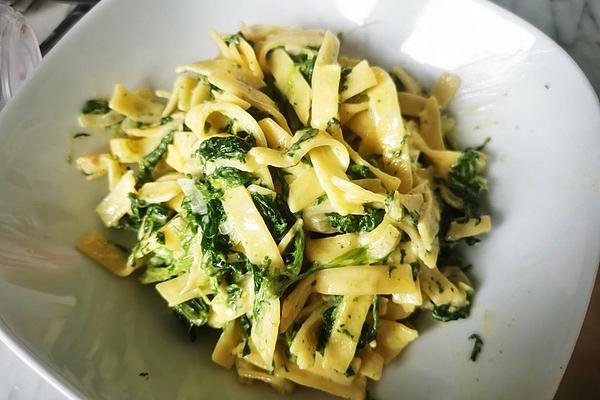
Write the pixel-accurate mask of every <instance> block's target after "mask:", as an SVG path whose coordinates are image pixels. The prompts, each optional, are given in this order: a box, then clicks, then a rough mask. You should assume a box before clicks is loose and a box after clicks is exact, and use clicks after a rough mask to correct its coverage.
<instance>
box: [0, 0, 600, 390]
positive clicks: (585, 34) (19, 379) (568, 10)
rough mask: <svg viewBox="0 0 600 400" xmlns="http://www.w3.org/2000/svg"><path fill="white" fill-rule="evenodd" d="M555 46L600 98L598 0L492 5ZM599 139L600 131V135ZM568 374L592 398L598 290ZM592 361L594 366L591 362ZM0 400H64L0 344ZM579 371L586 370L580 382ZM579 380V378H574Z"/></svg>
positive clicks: (51, 6)
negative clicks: (516, 17)
mask: <svg viewBox="0 0 600 400" xmlns="http://www.w3.org/2000/svg"><path fill="white" fill-rule="evenodd" d="M494 2H496V3H498V4H500V5H502V6H503V7H505V8H508V9H509V10H511V11H513V12H515V13H516V14H518V15H520V16H521V17H523V18H524V19H526V20H528V21H529V22H531V23H532V24H533V25H535V26H537V27H538V28H539V29H541V30H542V31H544V32H545V33H546V34H547V35H549V36H550V37H552V38H553V39H555V40H556V41H557V42H559V43H560V44H561V45H562V46H563V47H564V48H565V49H566V50H567V52H569V54H570V55H571V56H572V57H573V58H574V59H575V61H576V62H577V63H578V64H579V65H580V67H581V68H582V69H583V70H584V72H585V73H586V75H587V77H588V79H590V81H591V82H592V84H593V86H594V88H595V89H596V93H600V0H494ZM72 8H73V6H72V5H68V4H64V3H56V2H52V1H47V2H45V3H42V4H41V5H40V6H39V7H35V8H34V9H33V10H32V11H31V12H30V13H28V15H26V17H27V19H28V21H29V23H30V25H31V26H32V28H33V30H34V32H35V33H36V35H37V37H38V38H39V41H40V42H41V41H43V39H44V38H45V37H47V36H48V35H49V34H50V32H52V29H53V28H54V27H55V26H56V25H58V23H59V22H60V21H61V20H62V18H64V16H66V15H67V14H68V12H69V11H70V10H71V9H72ZM599 134H600V132H599ZM596 289H597V290H596V291H595V293H596V294H595V296H594V300H593V301H592V306H591V308H590V311H588V317H587V319H586V323H585V325H584V329H583V331H582V335H581V337H580V340H579V342H578V345H577V348H576V350H575V353H574V356H573V359H572V360H571V364H570V365H569V368H568V369H567V373H566V375H565V379H564V381H563V385H562V386H561V388H560V389H559V391H558V395H557V399H560V400H567V399H579V398H581V399H584V398H586V399H587V398H593V396H594V393H595V394H596V395H597V394H598V393H600V367H599V365H600V358H598V357H600V337H599V334H600V326H599V325H600V318H598V317H596V315H597V314H598V313H597V312H596V311H600V293H598V291H599V290H598V289H600V288H599V287H598V285H597V288H596ZM594 361H596V362H594ZM0 371H2V372H1V373H0V400H4V399H6V400H30V399H43V400H65V398H66V397H65V396H64V395H62V394H61V393H60V392H59V391H58V390H57V389H55V388H54V387H52V386H51V385H50V384H48V383H47V382H46V381H45V380H44V379H42V378H41V377H39V376H38V375H37V373H36V372H35V371H33V370H32V369H31V368H29V366H27V365H26V364H25V363H24V362H23V361H21V360H20V359H19V358H18V357H17V356H16V355H15V354H14V353H13V352H12V351H11V350H10V349H9V348H8V347H7V346H6V345H4V344H3V343H1V342H0ZM582 371H585V372H584V373H585V374H586V375H585V377H583V376H582V375H581V374H582ZM578 376H581V378H578Z"/></svg>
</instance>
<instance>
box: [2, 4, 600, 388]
mask: <svg viewBox="0 0 600 400" xmlns="http://www.w3.org/2000/svg"><path fill="white" fill-rule="evenodd" d="M239 21H245V22H247V23H266V24H279V25H290V24H297V25H302V26H310V27H323V28H328V29H331V30H333V31H342V32H344V42H345V45H344V47H345V52H349V53H351V54H357V55H361V56H365V57H368V58H369V59H370V60H372V61H374V62H376V63H380V64H381V65H383V66H385V67H390V66H393V65H395V64H402V65H404V66H406V67H407V68H408V69H409V70H410V71H412V72H414V73H415V75H417V77H418V78H420V79H421V80H422V81H423V82H425V83H426V84H427V85H430V84H431V83H432V82H433V81H434V79H435V78H436V77H437V76H438V75H439V74H440V73H441V72H442V71H447V70H449V71H454V72H456V73H458V74H459V75H460V76H461V77H462V79H463V85H462V87H461V90H460V93H459V95H458V98H457V99H456V101H455V103H454V105H453V108H452V111H453V112H454V113H455V115H456V116H457V117H458V120H459V127H460V135H459V139H460V141H461V142H462V143H463V144H476V143H480V142H482V141H483V139H484V138H485V137H488V136H490V137H491V138H492V142H491V144H490V146H489V151H490V153H491V157H490V167H489V177H490V186H491V192H490V195H489V200H490V205H491V209H492V210H493V215H494V222H495V229H494V230H493V232H492V233H491V234H490V235H488V236H487V237H486V238H485V240H484V241H483V242H482V243H481V244H480V245H479V246H478V247H475V248H473V249H472V251H471V252H470V253H469V258H470V260H471V261H472V262H473V264H474V268H473V274H474V277H475V281H476V283H477V286H478V289H479V291H478V294H477V296H476V299H475V306H474V308H473V310H472V311H473V312H472V315H471V317H470V318H469V319H467V320H460V321H456V322H451V323H447V324H435V325H432V326H430V327H428V328H427V329H425V330H424V331H423V332H422V336H421V338H420V339H419V340H417V341H416V342H415V343H413V344H411V345H410V346H409V348H408V349H407V350H406V351H405V353H404V354H403V355H402V357H400V359H399V360H397V361H395V362H394V363H392V364H391V365H390V366H389V367H387V369H386V370H385V372H384V378H383V380H382V381H381V382H380V383H378V384H377V385H376V387H375V390H374V393H375V394H376V396H377V398H380V399H388V398H395V397H397V396H401V397H402V398H404V399H451V398H454V399H483V398H485V399H524V398H528V399H550V398H551V397H552V395H553V393H554V392H555V390H556V388H557V386H558V383H559V381H560V378H561V376H562V373H563V371H564V369H565V367H566V365H567V362H568V360H569V356H570V354H571V351H572V349H573V346H574V343H575V340H576V338H577V335H578V332H579V328H580V326H581V323H582V320H583V317H584V313H585V310H586V306H587V304H588V300H589V296H590V292H591V288H592V284H593V282H594V277H595V273H596V267H597V265H598V259H599V243H598V238H600V156H599V154H600V114H599V111H598V110H599V107H598V100H597V98H596V96H595V95H594V93H593V91H592V89H591V87H590V85H589V84H588V82H587V81H586V79H585V78H584V76H583V74H582V73H581V71H580V70H579V68H578V67H577V66H576V65H575V64H574V62H573V61H572V60H571V59H570V58H569V57H568V56H567V55H566V54H565V52H564V51H562V50H561V49H560V48H559V47H558V46H557V45H556V44H555V43H553V42H552V41H551V40H550V39H548V38H547V37H545V36H544V35H543V34H542V33H540V32H539V31H537V30H536V29H534V28H533V27H531V26H530V25H528V24H527V23H525V22H523V21H522V20H520V19H519V18H517V17H515V16H513V15H512V14H510V13H508V12H506V11H504V10H502V9H500V8H498V7H496V6H494V5H492V4H490V3H486V2H482V1H477V0H455V1H452V2H450V1H444V0H429V1H421V0H407V1H402V2H393V1H391V0H390V1H376V0H369V1H359V0H352V1H342V0H339V1H333V0H331V1H324V0H303V1H300V2H283V1H276V0H262V1H246V2H237V1H230V0H220V1H215V2H199V1H194V0H179V1H177V2H169V3H167V2H165V1H161V0H135V1H133V0H132V1H117V0H105V1H102V2H101V3H100V4H99V5H98V6H97V7H96V8H95V9H94V10H93V11H92V12H91V13H90V14H89V15H88V16H86V17H85V18H84V20H83V21H81V23H79V24H78V25H77V26H76V27H75V28H74V30H73V31H72V32H70V33H69V34H68V35H67V37H65V38H64V39H63V40H62V41H61V42H60V43H59V44H58V46H57V47H56V48H55V49H54V50H53V51H52V52H51V53H50V54H49V56H48V57H47V58H46V59H45V60H44V61H43V63H42V64H41V66H40V68H39V70H38V72H37V74H36V75H35V76H34V77H33V78H32V79H31V80H30V81H29V82H28V84H26V85H25V86H24V87H23V88H22V90H21V91H20V93H18V95H17V96H16V98H15V99H14V100H13V101H12V102H11V103H10V104H9V105H8V107H7V108H6V109H5V110H4V111H3V112H2V114H0V337H1V338H2V340H3V341H5V342H6V343H7V344H8V345H9V346H11V347H12V348H13V349H14V350H15V351H16V352H17V353H18V354H19V355H20V356H21V357H23V358H24V359H25V360H26V361H27V362H29V363H30V365H32V367H34V368H35V369H36V370H37V371H38V372H40V373H41V374H42V375H43V376H44V377H46V378H47V379H48V380H49V381H51V382H52V383H54V384H55V385H56V386H57V387H58V388H59V389H61V390H62V391H63V392H64V393H65V394H67V395H68V396H71V397H75V398H76V397H84V398H98V399H188V398H194V399H201V398H207V399H208V398H210V399H213V398H248V399H264V398H277V397H278V396H277V394H276V393H274V392H273V391H271V390H270V389H269V388H267V387H264V386H262V385H255V386H245V385H241V384H239V383H237V381H236V378H235V377H234V374H233V373H232V372H230V371H226V370H223V369H221V368H219V367H217V366H215V365H213V364H212V363H211V361H210V353H211V349H212V347H213V344H214V340H215V336H214V335H212V334H208V335H207V337H201V338H199V340H198V341H197V342H196V343H190V342H189V341H188V339H187V337H186V335H185V333H184V332H183V331H182V329H181V327H180V326H179V325H178V324H177V323H176V322H175V321H174V320H173V318H172V316H171V313H170V312H169V311H168V310H167V308H166V307H165V305H164V304H163V302H162V300H161V299H159V298H158V296H157V295H156V294H155V293H154V291H153V289H152V288H151V287H142V286H140V285H139V284H138V283H137V282H136V280H135V279H130V280H120V279H117V278H115V277H113V276H110V275H109V274H108V273H106V272H105V271H104V270H102V269H101V268H99V267H97V266H96V265H94V264H93V263H91V262H90V261H88V260H86V259H85V258H84V257H83V256H81V255H80V254H78V253H77V252H76V251H75V250H74V246H73V244H74V243H75V241H76V239H77V238H78V236H79V235H80V234H81V233H82V232H84V231H86V230H87V229H89V228H90V227H92V226H94V225H97V223H98V222H97V218H96V216H95V215H94V212H93V208H94V206H95V205H96V204H97V203H98V201H99V200H100V198H101V197H102V193H103V191H104V190H105V189H104V185H105V184H104V183H103V182H99V183H94V184H90V183H88V182H86V181H85V180H84V179H83V178H82V177H81V176H80V174H79V173H78V172H76V171H75V170H74V168H73V167H72V166H71V165H69V164H68V163H67V162H66V160H65V158H66V155H67V147H68V143H69V140H68V138H69V137H70V136H71V135H72V134H73V133H75V132H76V131H77V127H76V122H75V118H76V115H77V113H78V110H79V109H80V107H81V105H82V104H83V102H84V101H85V100H86V99H87V98H89V97H93V96H108V95H109V93H110V91H111V88H112V84H113V83H114V82H122V83H124V84H126V85H129V86H136V85H138V84H150V85H152V86H154V87H160V88H165V89H170V85H171V83H172V81H173V79H174V68H175V67H176V66H178V65H180V64H183V63H187V62H190V61H193V60H196V59H203V58H208V57H211V56H213V55H214V54H215V53H216V49H215V48H214V46H213V45H212V44H211V43H210V40H209V36H208V35H207V30H208V29H209V28H216V29H217V30H219V31H222V32H227V31H229V32H234V31H236V30H237V24H238V22H239ZM473 332H479V333H481V334H482V336H483V339H484V341H485V345H484V348H483V352H482V353H481V356H480V359H479V360H478V361H477V362H476V363H472V362H471V361H469V359H468V355H469V352H470V346H471V344H470V342H469V340H468V339H467V337H468V336H469V335H470V334H471V333H473ZM141 372H148V373H149V375H148V376H147V377H143V376H140V375H139V374H140V373H141ZM307 395H310V396H311V398H316V396H317V395H316V394H315V392H307V391H305V390H301V391H298V392H297V393H296V394H295V395H293V396H291V398H296V399H300V398H305V397H306V396H307Z"/></svg>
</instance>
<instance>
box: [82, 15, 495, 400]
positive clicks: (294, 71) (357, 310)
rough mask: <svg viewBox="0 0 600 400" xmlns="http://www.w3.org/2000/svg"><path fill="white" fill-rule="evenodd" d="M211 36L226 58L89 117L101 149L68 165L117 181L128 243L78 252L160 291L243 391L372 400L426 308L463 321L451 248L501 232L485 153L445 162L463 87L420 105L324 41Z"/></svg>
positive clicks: (314, 33)
mask: <svg viewBox="0 0 600 400" xmlns="http://www.w3.org/2000/svg"><path fill="white" fill-rule="evenodd" d="M211 37H212V38H213V40H214V41H215V43H216V45H217V48H218V51H219V56H218V57H216V58H215V59H212V60H206V61H200V62H196V63H192V64H189V65H185V66H182V67H180V68H178V69H177V73H178V77H177V78H176V79H175V82H174V85H173V87H172V90H171V91H170V92H169V91H164V90H158V91H156V92H155V93H153V92H151V91H150V90H148V89H146V88H141V89H137V90H130V89H128V88H126V87H125V86H123V85H121V84H117V85H116V86H115V87H114V91H113V94H112V97H111V98H110V99H108V100H102V99H94V100H90V101H88V102H87V103H86V105H85V107H84V108H83V110H82V112H81V113H80V115H79V123H80V125H81V126H82V128H84V129H87V131H88V132H91V133H90V134H94V132H96V134H97V132H98V131H100V132H101V131H102V130H105V131H108V132H110V134H111V139H110V140H109V141H108V145H109V148H110V152H104V153H99V154H87V155H83V156H81V157H79V158H78V159H77V160H76V165H77V168H79V170H81V171H82V172H83V173H84V174H85V175H86V176H87V179H90V180H93V179H98V178H100V177H103V176H107V177H108V194H107V195H106V197H105V198H104V199H103V200H102V201H101V202H100V203H99V205H98V207H97V208H96V212H97V214H98V215H99V217H100V220H101V221H102V223H103V224H104V225H105V226H106V227H108V228H111V229H118V230H129V231H133V232H135V234H136V235H137V236H136V239H137V241H136V244H135V245H134V246H133V248H131V249H124V248H123V247H122V246H119V245H117V244H115V243H113V242H111V241H110V240H108V239H107V238H105V237H104V236H103V235H102V234H101V233H99V232H97V231H92V232H89V233H88V234H85V235H84V236H83V237H82V238H81V240H80V241H79V243H78V245H77V247H78V249H79V250H80V251H82V252H83V253H85V254H86V255H88V256H89V257H90V258H92V259H93V260H95V261H97V262H98V263H99V264H101V265H103V266H104V267H105V268H107V269H108V270H109V271H111V272H112V273H114V274H116V275H118V276H121V277H125V276H128V275H130V274H133V273H135V274H136V275H137V276H138V277H139V279H140V280H141V282H142V283H144V284H152V285H155V286H156V290H157V292H158V293H159V294H160V296H161V297H162V298H164V300H165V302H166V303H167V306H168V307H170V308H172V309H173V311H174V312H175V314H176V315H177V316H178V317H180V318H181V319H182V320H183V321H184V322H185V323H186V324H187V325H188V327H189V328H190V329H195V328H197V327H200V326H203V325H207V326H209V327H212V328H215V329H220V330H221V331H222V332H221V336H220V338H219V340H218V342H217V343H216V346H215V348H214V351H213V353H212V360H213V361H214V362H215V363H216V364H218V365H220V366H222V367H224V368H235V370H236V371H237V374H238V375H239V377H240V379H241V380H242V381H243V382H254V381H261V382H265V383H267V384H269V385H271V386H273V387H274V388H275V389H276V390H278V391H280V392H282V393H289V392H291V391H292V390H294V386H295V385H303V386H308V387H311V388H315V389H319V390H322V391H325V392H328V393H331V394H334V395H337V396H340V397H343V398H348V399H364V398H365V396H366V385H367V380H368V379H371V380H375V381H377V380H380V379H381V378H382V376H383V374H384V366H385V365H386V364H388V363H390V362H391V361H392V360H393V359H394V358H395V357H397V356H398V354H399V353H400V352H401V351H402V350H403V349H404V348H405V347H406V346H407V345H408V344H409V343H410V342H412V341H413V340H415V339H416V338H417V337H418V333H417V330H416V329H415V327H414V323H413V320H412V319H411V316H412V314H413V313H414V312H415V311H416V310H419V309H424V310H429V311H431V314H432V316H433V317H434V318H435V319H437V320H441V321H450V320H455V319H459V318H465V317H467V316H468V314H469V310H470V307H471V302H472V300H473V294H474V289H473V286H472V285H471V283H470V281H469V279H468V277H467V275H466V274H465V272H464V269H465V265H464V263H463V262H462V261H461V260H460V259H459V258H458V257H457V252H456V250H457V249H459V248H460V247H461V246H460V245H459V244H460V243H466V244H469V245H471V244H473V243H475V242H476V241H477V239H476V238H475V236H477V235H480V234H483V233H486V232H488V231H489V230H490V229H491V218H490V216H489V215H483V214H482V211H481V208H480V198H481V196H482V193H483V192H484V191H485V190H486V189H487V183H486V180H485V177H484V176H483V170H484V168H485V164H486V157H485V155H484V154H483V153H482V147H481V148H476V149H471V148H467V149H465V150H462V151H459V150H456V149H453V148H451V147H450V146H449V138H448V135H447V134H448V132H449V131H451V130H452V128H453V127H454V122H453V119H452V118H451V117H450V116H449V114H448V111H446V110H447V108H448V106H449V104H450V101H451V100H452V97H453V96H454V94H455V93H456V91H457V90H458V86H459V83H460V80H459V78H458V77H457V76H456V75H453V74H443V75H442V77H441V78H440V80H439V81H438V82H437V83H436V84H435V86H434V87H433V88H432V90H431V92H430V93H428V92H427V91H426V90H424V89H423V88H422V86H421V85H420V84H419V83H418V82H417V81H416V80H415V79H414V78H412V77H411V76H410V74H409V73H408V72H407V71H405V70H404V69H402V68H394V69H392V73H391V74H390V73H388V72H386V71H385V70H384V69H382V68H380V67H377V66H373V65H371V64H370V63H369V62H368V61H367V60H355V59H349V58H345V57H343V56H340V54H339V49H340V42H339V40H338V38H337V37H336V35H334V34H332V33H331V32H329V31H321V30H302V29H299V28H290V29H284V28H277V27H266V26H250V27H247V26H243V27H242V31H241V32H238V33H236V34H233V35H219V34H217V33H215V32H211ZM80 135H81V134H80ZM84 135H89V134H87V133H86V134H84ZM76 136H77V135H76Z"/></svg>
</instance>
